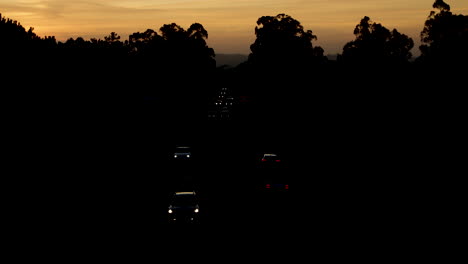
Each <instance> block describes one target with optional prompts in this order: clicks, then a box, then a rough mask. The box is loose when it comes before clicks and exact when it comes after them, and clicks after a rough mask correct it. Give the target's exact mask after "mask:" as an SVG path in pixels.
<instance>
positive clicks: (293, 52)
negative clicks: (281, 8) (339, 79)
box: [248, 14, 324, 71]
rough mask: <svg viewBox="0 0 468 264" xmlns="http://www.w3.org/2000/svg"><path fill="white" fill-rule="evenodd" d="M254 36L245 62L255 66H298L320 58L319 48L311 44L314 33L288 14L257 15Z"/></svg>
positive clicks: (321, 58) (300, 66)
mask: <svg viewBox="0 0 468 264" xmlns="http://www.w3.org/2000/svg"><path fill="white" fill-rule="evenodd" d="M255 35H256V36H257V38H256V39H255V42H254V43H253V44H252V45H251V46H250V50H251V53H250V55H249V59H248V62H249V63H251V64H252V65H254V66H255V67H256V68H258V69H267V70H274V69H276V70H280V71H284V70H285V69H291V70H292V69H300V68H302V67H306V66H310V65H312V64H313V63H314V62H317V61H322V60H323V59H324V56H323V49H322V48H321V47H314V46H313V43H312V42H313V41H314V40H317V36H316V35H314V34H313V32H312V30H304V27H303V26H302V25H301V23H300V22H299V21H297V20H296V19H294V18H292V17H291V16H289V15H286V14H278V15H276V16H262V17H260V18H259V19H258V20H257V26H256V27H255Z"/></svg>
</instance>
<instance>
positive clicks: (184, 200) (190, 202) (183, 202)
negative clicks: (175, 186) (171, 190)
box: [172, 194, 197, 206]
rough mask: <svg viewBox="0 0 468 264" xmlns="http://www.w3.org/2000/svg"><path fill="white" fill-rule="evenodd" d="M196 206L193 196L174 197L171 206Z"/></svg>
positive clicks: (195, 199)
mask: <svg viewBox="0 0 468 264" xmlns="http://www.w3.org/2000/svg"><path fill="white" fill-rule="evenodd" d="M196 204H197V198H196V196H195V195H190V194H186V195H176V196H174V199H173V201H172V205H173V206H194V205H196Z"/></svg>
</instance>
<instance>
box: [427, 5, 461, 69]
mask: <svg viewBox="0 0 468 264" xmlns="http://www.w3.org/2000/svg"><path fill="white" fill-rule="evenodd" d="M433 7H434V8H435V9H438V12H436V11H431V12H430V14H429V16H428V18H427V20H426V22H425V24H424V29H423V30H422V32H421V42H422V43H423V44H422V45H421V46H420V47H419V49H420V50H421V57H420V59H421V60H424V61H432V62H436V61H438V62H441V61H445V62H449V61H452V62H455V61H461V60H467V59H468V16H464V15H454V14H452V12H450V6H449V5H448V4H446V3H445V2H444V1H443V0H436V1H435V2H434V4H433Z"/></svg>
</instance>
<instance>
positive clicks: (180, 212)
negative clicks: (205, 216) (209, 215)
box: [167, 191, 200, 224]
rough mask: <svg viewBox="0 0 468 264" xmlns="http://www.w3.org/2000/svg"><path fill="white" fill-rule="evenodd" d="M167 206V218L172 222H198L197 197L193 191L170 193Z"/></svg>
mask: <svg viewBox="0 0 468 264" xmlns="http://www.w3.org/2000/svg"><path fill="white" fill-rule="evenodd" d="M171 196H172V197H171V200H170V204H169V207H168V211H167V212H168V220H169V223H173V224H197V223H199V222H200V216H199V214H200V206H199V198H198V195H197V193H196V192H195V191H177V192H174V193H172V195H171Z"/></svg>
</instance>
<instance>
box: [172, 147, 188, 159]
mask: <svg viewBox="0 0 468 264" xmlns="http://www.w3.org/2000/svg"><path fill="white" fill-rule="evenodd" d="M191 158H192V149H191V148H190V147H189V146H178V147H176V149H175V151H174V159H176V160H190V159H191Z"/></svg>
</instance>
